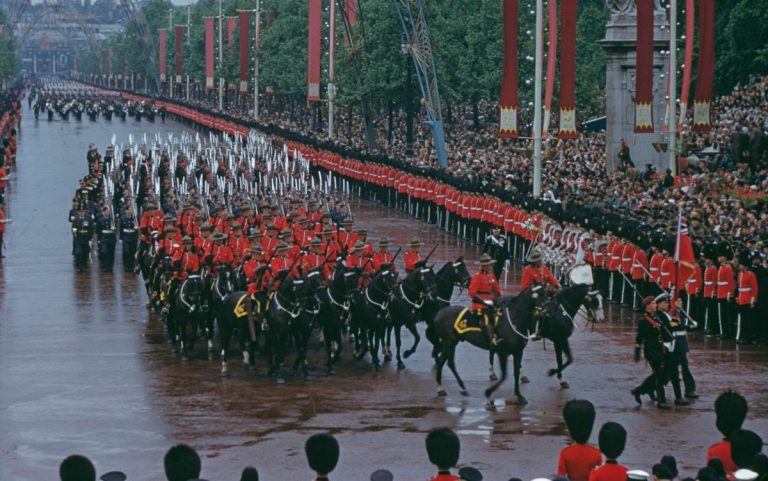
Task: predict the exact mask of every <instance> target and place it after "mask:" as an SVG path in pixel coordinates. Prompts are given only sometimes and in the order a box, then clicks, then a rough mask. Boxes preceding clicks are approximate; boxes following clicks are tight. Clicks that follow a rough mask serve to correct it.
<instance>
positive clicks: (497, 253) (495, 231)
mask: <svg viewBox="0 0 768 481" xmlns="http://www.w3.org/2000/svg"><path fill="white" fill-rule="evenodd" d="M483 254H488V255H490V256H491V259H493V260H494V261H496V262H495V263H494V264H493V275H495V276H496V278H497V279H500V278H501V271H502V269H503V268H504V262H505V261H506V260H507V256H508V254H507V236H505V235H504V234H502V233H501V227H499V226H496V225H495V226H493V227H492V228H491V233H490V234H488V235H486V236H485V245H484V246H483Z"/></svg>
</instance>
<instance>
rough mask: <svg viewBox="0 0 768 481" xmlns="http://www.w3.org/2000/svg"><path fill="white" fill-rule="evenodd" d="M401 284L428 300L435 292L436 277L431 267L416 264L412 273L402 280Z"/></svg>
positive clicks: (419, 263) (422, 263)
mask: <svg viewBox="0 0 768 481" xmlns="http://www.w3.org/2000/svg"><path fill="white" fill-rule="evenodd" d="M403 282H404V283H405V284H406V285H407V286H408V288H410V289H411V290H413V291H416V292H418V293H419V294H421V295H424V296H426V297H428V298H432V297H434V295H435V291H436V290H437V276H436V275H435V271H434V270H433V269H432V267H431V266H429V267H427V265H426V264H425V263H424V262H423V261H422V262H417V263H416V266H415V267H414V269H413V272H411V273H410V274H408V276H407V277H406V278H405V279H404V280H403Z"/></svg>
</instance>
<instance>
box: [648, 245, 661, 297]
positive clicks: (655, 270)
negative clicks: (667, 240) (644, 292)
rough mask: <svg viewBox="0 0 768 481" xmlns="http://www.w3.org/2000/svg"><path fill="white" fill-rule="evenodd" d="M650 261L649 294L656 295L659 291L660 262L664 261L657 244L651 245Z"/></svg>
mask: <svg viewBox="0 0 768 481" xmlns="http://www.w3.org/2000/svg"><path fill="white" fill-rule="evenodd" d="M651 252H652V254H651V261H650V263H649V264H648V287H650V289H651V292H650V293H649V295H652V296H656V295H658V294H659V293H660V292H661V288H660V287H659V285H660V284H661V277H660V276H661V263H662V262H664V254H662V253H661V250H659V248H658V246H657V245H652V246H651Z"/></svg>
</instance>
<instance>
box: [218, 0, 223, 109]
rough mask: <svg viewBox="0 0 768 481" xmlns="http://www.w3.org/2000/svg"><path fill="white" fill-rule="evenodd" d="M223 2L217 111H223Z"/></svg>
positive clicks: (220, 23)
mask: <svg viewBox="0 0 768 481" xmlns="http://www.w3.org/2000/svg"><path fill="white" fill-rule="evenodd" d="M223 3H224V0H219V110H220V111H223V110H224V49H223V47H224V46H223V43H224V30H223V28H222V22H223V21H224V15H223V13H222V4H223Z"/></svg>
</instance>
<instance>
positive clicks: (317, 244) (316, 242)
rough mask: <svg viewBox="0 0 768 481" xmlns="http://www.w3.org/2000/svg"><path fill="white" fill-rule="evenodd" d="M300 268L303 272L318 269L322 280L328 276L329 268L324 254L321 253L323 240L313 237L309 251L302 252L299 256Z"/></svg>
mask: <svg viewBox="0 0 768 481" xmlns="http://www.w3.org/2000/svg"><path fill="white" fill-rule="evenodd" d="M301 269H302V270H303V271H304V273H309V272H310V271H313V270H318V272H320V275H321V276H323V280H326V279H327V278H328V275H329V274H330V272H329V270H330V268H329V267H328V266H327V265H326V263H325V256H324V255H323V241H321V240H320V238H318V237H315V238H314V239H312V241H311V242H310V248H309V252H307V253H306V254H304V256H302V258H301Z"/></svg>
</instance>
